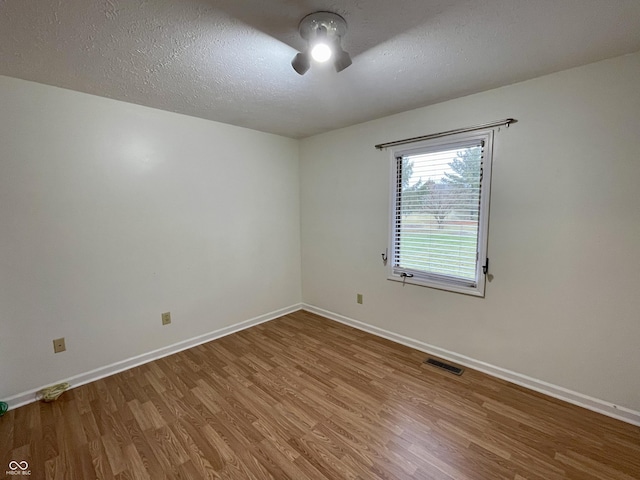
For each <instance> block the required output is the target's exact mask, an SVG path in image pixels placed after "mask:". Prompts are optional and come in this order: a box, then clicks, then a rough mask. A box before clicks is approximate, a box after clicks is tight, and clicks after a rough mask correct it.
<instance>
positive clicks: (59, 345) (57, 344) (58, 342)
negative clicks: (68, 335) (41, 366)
mask: <svg viewBox="0 0 640 480" xmlns="http://www.w3.org/2000/svg"><path fill="white" fill-rule="evenodd" d="M66 349H67V347H65V345H64V337H62V338H56V339H55V340H54V341H53V353H60V352H64V351H65V350H66Z"/></svg>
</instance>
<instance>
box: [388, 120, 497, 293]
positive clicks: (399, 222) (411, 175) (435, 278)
mask: <svg viewBox="0 0 640 480" xmlns="http://www.w3.org/2000/svg"><path fill="white" fill-rule="evenodd" d="M492 140H493V131H492V130H487V131H482V132H473V133H467V134H463V135H456V136H448V137H446V138H438V139H435V140H429V141H425V142H421V143H414V144H411V145H403V146H400V147H396V148H395V149H394V150H393V151H392V169H391V170H392V174H391V178H392V186H391V187H392V188H391V192H392V194H391V203H392V205H391V242H390V244H391V252H390V253H391V255H390V258H389V260H390V261H389V263H388V268H389V277H388V278H389V279H390V280H396V281H401V282H406V283H411V284H415V285H423V286H427V287H434V288H439V289H443V290H450V291H453V292H459V293H466V294H470V295H476V296H484V285H485V272H484V268H483V267H485V266H486V265H487V230H488V226H489V189H490V183H491V153H492V151H491V150H492Z"/></svg>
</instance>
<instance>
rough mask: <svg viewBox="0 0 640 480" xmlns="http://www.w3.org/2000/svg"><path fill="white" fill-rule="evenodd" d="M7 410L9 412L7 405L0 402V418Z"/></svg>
mask: <svg viewBox="0 0 640 480" xmlns="http://www.w3.org/2000/svg"><path fill="white" fill-rule="evenodd" d="M7 410H9V405H7V404H6V403H4V402H0V417H1V416H2V415H4V414H5V413H7Z"/></svg>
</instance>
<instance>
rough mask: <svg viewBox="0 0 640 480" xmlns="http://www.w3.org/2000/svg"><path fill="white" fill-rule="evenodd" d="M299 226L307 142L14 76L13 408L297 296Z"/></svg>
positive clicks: (8, 355) (4, 104)
mask: <svg viewBox="0 0 640 480" xmlns="http://www.w3.org/2000/svg"><path fill="white" fill-rule="evenodd" d="M299 218H300V215H299V178H298V142H297V141H295V140H291V139H287V138H283V137H278V136H275V135H268V134H264V133H259V132H255V131H251V130H247V129H242V128H237V127H232V126H227V125H223V124H218V123H214V122H209V121H205V120H200V119H195V118H191V117H186V116H182V115H177V114H173V113H168V112H163V111H159V110H153V109H149V108H145V107H140V106H137V105H131V104H127V103H122V102H116V101H113V100H108V99H104V98H99V97H94V96H90V95H85V94H80V93H76V92H71V91H67V90H62V89H58V88H53V87H48V86H44V85H39V84H35V83H30V82H25V81H22V80H16V79H12V78H7V77H0V399H6V398H7V397H9V396H12V395H15V394H18V393H22V392H25V391H28V390H30V389H33V388H37V387H40V386H43V385H46V384H48V383H51V382H54V381H58V380H61V379H63V378H67V377H70V376H73V375H76V374H79V373H83V372H87V371H88V370H91V369H93V368H97V367H102V366H105V365H108V364H111V363H113V362H117V361H120V360H124V359H127V358H129V357H132V356H134V355H138V354H142V353H146V352H149V351H151V350H154V349H156V348H160V347H164V346H167V345H170V344H173V343H176V342H178V341H181V340H185V339H188V338H191V337H194V336H197V335H201V334H204V333H207V332H211V331H214V330H217V329H219V328H221V327H225V326H228V325H231V324H234V323H238V322H241V321H244V320H248V319H250V318H253V317H256V316H259V315H262V314H266V313H268V312H272V311H274V310H277V309H280V308H283V307H288V306H291V305H294V304H297V303H299V302H300V298H301V296H300V295H301V294H300V229H299ZM164 311H171V313H172V320H173V323H172V324H171V325H169V326H166V327H163V326H161V321H160V314H161V312H164ZM58 337H65V338H66V344H67V351H66V352H64V353H60V354H55V355H54V354H53V346H52V340H53V339H54V338H58Z"/></svg>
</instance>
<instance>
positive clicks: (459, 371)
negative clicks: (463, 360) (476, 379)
mask: <svg viewBox="0 0 640 480" xmlns="http://www.w3.org/2000/svg"><path fill="white" fill-rule="evenodd" d="M424 363H428V364H429V365H433V366H434V367H438V368H442V369H443V370H446V371H447V372H451V373H453V374H455V375H462V372H464V368H460V367H454V366H453V365H449V364H448V363H444V362H441V361H440V360H435V359H433V358H427V359H426V360H425V361H424Z"/></svg>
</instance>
